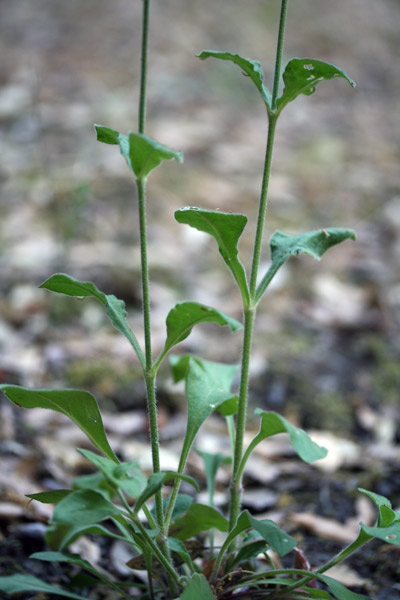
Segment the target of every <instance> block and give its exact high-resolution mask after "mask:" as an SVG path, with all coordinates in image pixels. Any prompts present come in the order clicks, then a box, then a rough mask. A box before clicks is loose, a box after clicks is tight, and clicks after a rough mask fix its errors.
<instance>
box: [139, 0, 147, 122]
mask: <svg viewBox="0 0 400 600" xmlns="http://www.w3.org/2000/svg"><path fill="white" fill-rule="evenodd" d="M142 1H143V13H142V51H141V59H140V60H141V68H140V97H139V133H144V129H145V125H146V91H147V56H148V47H149V12H150V0H142Z"/></svg>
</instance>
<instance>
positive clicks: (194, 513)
mask: <svg viewBox="0 0 400 600" xmlns="http://www.w3.org/2000/svg"><path fill="white" fill-rule="evenodd" d="M228 528H229V523H228V521H227V519H225V517H223V516H222V515H221V513H220V512H218V511H217V510H216V509H215V508H212V507H211V506H207V505H206V504H198V503H196V502H195V503H193V504H192V505H191V506H190V507H189V510H188V511H187V512H186V513H185V514H184V515H183V516H182V517H180V518H179V519H176V521H174V522H173V523H172V525H171V531H170V534H171V536H172V537H175V538H178V539H179V540H186V539H188V538H191V537H193V536H195V535H197V534H198V533H200V532H201V531H208V530H209V529H218V530H219V531H228Z"/></svg>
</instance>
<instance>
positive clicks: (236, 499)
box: [229, 0, 288, 529]
mask: <svg viewBox="0 0 400 600" xmlns="http://www.w3.org/2000/svg"><path fill="white" fill-rule="evenodd" d="M287 7H288V0H282V4H281V14H280V22H279V34H278V42H277V49H276V60H275V73H274V84H273V93H272V106H271V112H270V113H269V116H268V119H269V121H268V138H267V145H266V151H265V161H264V172H263V179H262V184H261V193H260V203H259V209H258V218H257V228H256V234H255V240H254V249H253V260H252V266H251V275H250V306H246V303H245V302H243V307H244V333H243V349H242V367H241V379H240V391H239V407H238V413H237V418H236V439H235V449H234V457H233V478H232V485H231V497H230V516H229V527H230V529H232V528H233V527H234V525H235V523H236V520H237V518H238V516H239V511H240V503H241V486H242V473H241V470H240V464H241V460H242V455H243V438H244V433H245V427H246V415H247V403H248V383H249V366H250V355H251V345H252V337H253V327H254V319H255V315H256V305H257V301H256V293H257V277H258V269H259V265H260V257H261V248H262V242H263V232H264V224H265V215H266V211H267V200H268V189H269V182H270V177H271V165H272V153H273V147H274V139H275V130H276V123H277V119H278V116H277V115H276V114H275V111H276V101H277V98H278V94H279V81H280V77H281V70H282V54H283V42H284V37H285V27H286V15H287Z"/></svg>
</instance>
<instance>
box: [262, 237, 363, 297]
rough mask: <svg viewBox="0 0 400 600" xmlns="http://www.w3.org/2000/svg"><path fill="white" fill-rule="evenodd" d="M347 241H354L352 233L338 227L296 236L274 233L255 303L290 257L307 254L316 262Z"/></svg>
mask: <svg viewBox="0 0 400 600" xmlns="http://www.w3.org/2000/svg"><path fill="white" fill-rule="evenodd" d="M348 239H351V240H355V239H356V236H355V233H354V231H353V230H352V229H342V228H340V227H330V228H327V229H319V230H316V231H309V232H307V233H300V234H296V235H291V234H287V233H282V232H281V231H276V232H275V233H274V234H273V236H272V237H271V239H270V248H271V259H272V264H271V266H270V268H269V269H268V271H267V273H266V274H265V276H264V277H263V279H262V281H261V283H260V284H259V286H258V288H257V292H256V300H257V302H258V301H259V300H260V298H261V296H262V295H263V293H264V292H265V290H266V289H267V287H268V285H269V284H270V283H271V281H272V279H273V278H274V276H275V275H276V273H277V271H278V270H279V269H280V268H281V266H282V265H283V264H284V263H285V262H286V261H287V260H288V259H289V258H290V257H291V256H298V255H299V254H308V255H309V256H312V257H313V258H315V259H316V260H320V259H321V257H322V256H323V254H325V252H326V251H327V250H329V248H331V247H332V246H335V245H336V244H340V243H341V242H344V241H345V240H348Z"/></svg>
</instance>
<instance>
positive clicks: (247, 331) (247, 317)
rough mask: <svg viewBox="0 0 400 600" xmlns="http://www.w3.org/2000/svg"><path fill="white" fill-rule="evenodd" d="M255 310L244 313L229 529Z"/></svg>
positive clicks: (237, 492) (236, 499)
mask: <svg viewBox="0 0 400 600" xmlns="http://www.w3.org/2000/svg"><path fill="white" fill-rule="evenodd" d="M254 317H255V310H254V309H252V308H248V309H247V310H246V311H245V313H244V333H243V348H242V366H241V374H240V389H239V406H238V412H237V417H236V436H235V448H234V456H233V477H232V483H231V498H230V507H229V510H230V514H229V529H232V528H233V527H234V525H235V523H236V520H237V518H238V516H239V510H240V503H241V497H242V491H241V485H242V482H241V477H240V476H239V465H240V462H241V460H242V454H243V438H244V432H245V427H246V416H247V395H248V394H247V392H248V385H249V371H250V354H251V342H252V337H253V324H254Z"/></svg>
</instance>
